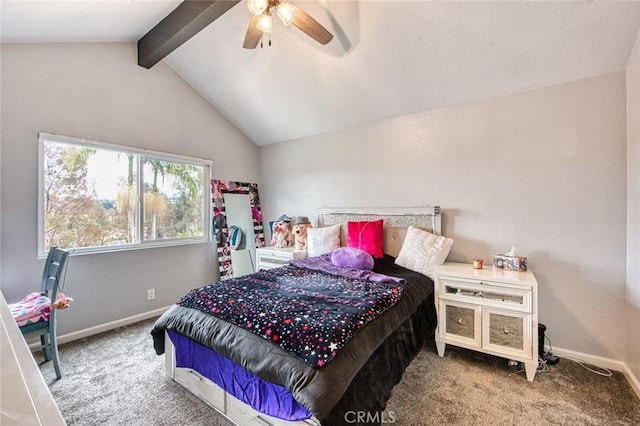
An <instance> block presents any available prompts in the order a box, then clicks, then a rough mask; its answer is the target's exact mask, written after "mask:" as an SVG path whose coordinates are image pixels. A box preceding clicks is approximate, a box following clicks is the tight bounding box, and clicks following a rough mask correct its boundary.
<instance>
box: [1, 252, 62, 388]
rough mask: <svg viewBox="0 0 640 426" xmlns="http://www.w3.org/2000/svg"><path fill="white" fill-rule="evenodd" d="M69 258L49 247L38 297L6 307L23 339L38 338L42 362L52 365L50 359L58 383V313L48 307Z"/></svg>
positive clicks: (33, 294)
mask: <svg viewBox="0 0 640 426" xmlns="http://www.w3.org/2000/svg"><path fill="white" fill-rule="evenodd" d="M68 256H69V252H68V251H66V250H63V249H60V248H58V247H51V248H50V249H49V254H48V255H47V260H46V261H45V264H44V272H43V274H42V283H41V289H40V293H37V292H36V293H31V294H29V295H27V296H25V297H24V298H23V299H22V300H21V301H19V302H17V303H13V304H10V305H9V308H10V310H11V315H12V316H13V318H14V319H15V320H16V322H17V323H18V326H19V328H20V331H21V332H22V334H23V335H24V336H27V335H34V334H39V335H40V343H41V345H42V354H43V355H44V360H45V361H51V359H53V367H54V369H55V370H56V377H57V378H58V379H61V378H62V369H61V368H60V360H59V357H58V340H57V337H56V312H57V311H58V309H51V303H52V302H53V301H55V300H56V298H57V296H58V291H59V289H60V287H61V285H62V284H63V280H64V275H63V271H64V269H65V266H66V264H67V258H68Z"/></svg>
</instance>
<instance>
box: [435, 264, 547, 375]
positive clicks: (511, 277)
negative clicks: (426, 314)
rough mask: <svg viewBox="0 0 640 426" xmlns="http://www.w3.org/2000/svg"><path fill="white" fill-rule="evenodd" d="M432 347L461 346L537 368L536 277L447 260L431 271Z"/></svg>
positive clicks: (531, 371)
mask: <svg viewBox="0 0 640 426" xmlns="http://www.w3.org/2000/svg"><path fill="white" fill-rule="evenodd" d="M435 278H436V279H435V289H436V290H435V297H436V311H437V312H438V330H437V332H436V347H437V349H438V354H439V355H440V356H444V350H445V346H446V345H455V346H461V347H464V348H468V349H473V350H476V351H480V352H485V353H489V354H492V355H496V356H500V357H503V358H507V359H510V360H515V361H520V362H523V363H524V365H525V370H526V374H527V380H529V381H533V379H534V377H535V374H536V371H537V368H538V282H537V281H536V278H535V277H534V276H533V273H532V272H531V271H523V272H516V271H507V270H504V269H498V268H490V269H474V266H473V265H471V264H465V263H445V264H444V265H442V266H440V267H439V268H438V270H437V271H436V274H435Z"/></svg>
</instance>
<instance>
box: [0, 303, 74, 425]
mask: <svg viewBox="0 0 640 426" xmlns="http://www.w3.org/2000/svg"><path fill="white" fill-rule="evenodd" d="M0 352H1V356H0V370H2V378H1V379H0V424H1V425H2V426H11V425H16V426H25V425H34V426H36V425H50V426H54V425H55V426H57V425H61V426H62V425H65V424H66V423H65V421H64V419H63V418H62V414H60V410H59V409H58V406H57V405H56V403H55V401H54V400H53V397H52V396H51V392H50V391H49V387H48V386H47V384H46V383H45V381H44V379H43V378H42V374H40V369H39V368H38V366H37V364H36V362H35V360H34V359H33V356H32V355H31V352H30V351H29V348H28V347H27V343H26V342H25V340H24V337H23V336H22V333H20V330H19V329H18V325H17V324H16V322H15V321H14V320H13V317H12V316H11V311H10V310H9V306H8V305H7V302H6V300H5V299H4V295H3V294H2V293H0ZM47 368H53V367H51V366H48V367H47Z"/></svg>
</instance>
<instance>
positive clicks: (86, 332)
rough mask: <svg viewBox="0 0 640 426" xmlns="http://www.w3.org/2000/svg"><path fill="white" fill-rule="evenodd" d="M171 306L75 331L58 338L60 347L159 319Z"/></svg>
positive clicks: (37, 344)
mask: <svg viewBox="0 0 640 426" xmlns="http://www.w3.org/2000/svg"><path fill="white" fill-rule="evenodd" d="M170 307H171V306H165V307H164V308H158V309H154V310H153V311H149V312H143V313H141V314H138V315H133V316H130V317H126V318H122V319H119V320H116V321H111V322H108V323H105V324H100V325H96V326H95V327H89V328H85V329H83V330H78V331H74V332H73V333H67V334H63V335H61V336H58V345H61V344H63V343H69V342H72V341H74V340H78V339H83V338H85V337H89V336H93V335H94V334H99V333H104V332H105V331H109V330H113V329H115V328H118V327H124V326H125V325H129V324H134V323H136V322H140V321H144V320H146V319H149V318H153V317H159V316H160V315H162V314H163V313H164V312H165V311H166V310H167V309H169V308H170ZM29 349H30V350H31V351H36V350H39V349H40V342H39V341H36V342H33V343H31V344H29Z"/></svg>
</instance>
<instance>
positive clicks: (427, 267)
mask: <svg viewBox="0 0 640 426" xmlns="http://www.w3.org/2000/svg"><path fill="white" fill-rule="evenodd" d="M452 245H453V240H452V239H451V238H445V237H443V236H438V235H434V234H432V233H431V232H427V231H423V230H422V229H420V228H416V227H414V226H409V228H408V229H407V236H406V237H405V238H404V242H403V243H402V248H401V249H400V253H398V257H397V258H396V264H397V265H400V266H404V267H405V268H407V269H411V270H412V271H415V272H420V273H421V274H424V275H426V276H428V277H429V278H431V279H434V278H433V275H434V274H433V273H434V271H435V270H436V269H437V268H438V266H440V265H442V264H443V263H444V261H445V260H446V259H447V256H448V255H449V250H451V246H452Z"/></svg>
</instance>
